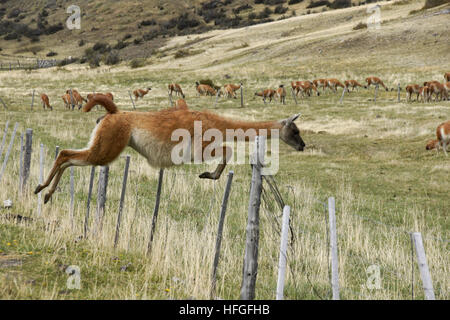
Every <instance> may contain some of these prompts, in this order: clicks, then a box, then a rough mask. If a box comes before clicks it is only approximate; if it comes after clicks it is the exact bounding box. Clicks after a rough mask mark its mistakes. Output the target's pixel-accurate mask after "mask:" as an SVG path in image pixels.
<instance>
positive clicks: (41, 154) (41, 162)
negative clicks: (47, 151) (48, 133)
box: [37, 143, 44, 217]
mask: <svg viewBox="0 0 450 320" xmlns="http://www.w3.org/2000/svg"><path fill="white" fill-rule="evenodd" d="M43 182H44V145H43V144H42V143H41V146H40V150H39V185H42V183H43ZM41 214H42V192H39V193H38V209H37V215H38V217H40V216H41Z"/></svg>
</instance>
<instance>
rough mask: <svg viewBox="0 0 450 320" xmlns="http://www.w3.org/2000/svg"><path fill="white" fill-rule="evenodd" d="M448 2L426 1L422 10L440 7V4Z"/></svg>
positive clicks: (441, 0)
mask: <svg viewBox="0 0 450 320" xmlns="http://www.w3.org/2000/svg"><path fill="white" fill-rule="evenodd" d="M448 2H449V1H448V0H426V1H425V5H424V6H423V8H424V9H429V8H433V7H437V6H440V5H442V4H446V3H448Z"/></svg>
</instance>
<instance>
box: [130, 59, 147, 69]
mask: <svg viewBox="0 0 450 320" xmlns="http://www.w3.org/2000/svg"><path fill="white" fill-rule="evenodd" d="M144 65H145V60H144V59H133V60H131V61H130V64H129V66H130V68H132V69H136V68H140V67H143V66H144Z"/></svg>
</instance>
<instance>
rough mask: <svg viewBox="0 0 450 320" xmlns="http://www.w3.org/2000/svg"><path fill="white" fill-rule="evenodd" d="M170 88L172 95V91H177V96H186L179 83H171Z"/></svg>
mask: <svg viewBox="0 0 450 320" xmlns="http://www.w3.org/2000/svg"><path fill="white" fill-rule="evenodd" d="M168 88H169V94H170V95H172V92H174V91H175V94H176V95H177V96H178V95H181V96H182V97H183V99H184V98H185V96H184V93H183V90H181V86H180V85H179V84H178V83H171V84H169V86H168Z"/></svg>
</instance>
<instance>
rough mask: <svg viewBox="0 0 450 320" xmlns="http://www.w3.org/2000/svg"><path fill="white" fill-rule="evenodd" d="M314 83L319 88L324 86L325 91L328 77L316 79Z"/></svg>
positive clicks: (323, 90)
mask: <svg viewBox="0 0 450 320" xmlns="http://www.w3.org/2000/svg"><path fill="white" fill-rule="evenodd" d="M313 84H314V85H315V86H316V87H317V88H319V87H322V92H325V89H326V88H327V86H328V81H327V79H316V80H313Z"/></svg>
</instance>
